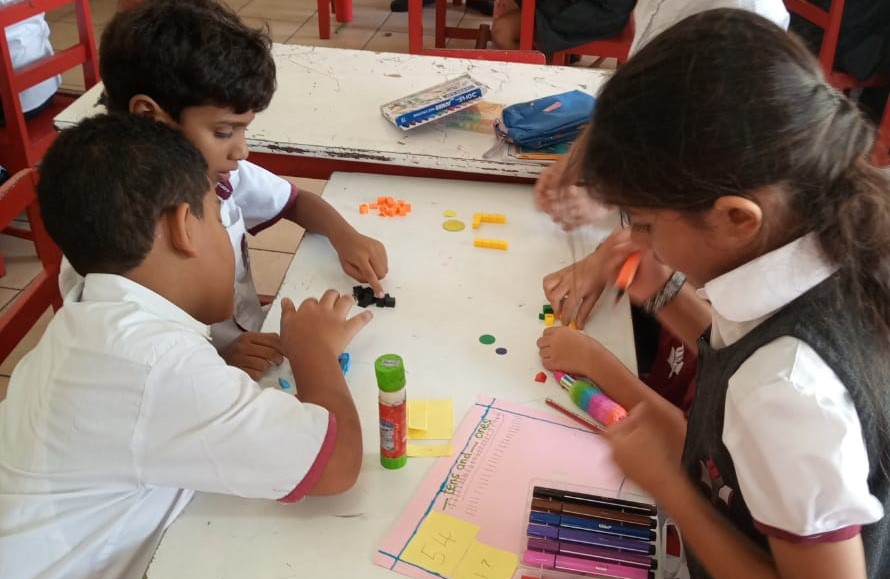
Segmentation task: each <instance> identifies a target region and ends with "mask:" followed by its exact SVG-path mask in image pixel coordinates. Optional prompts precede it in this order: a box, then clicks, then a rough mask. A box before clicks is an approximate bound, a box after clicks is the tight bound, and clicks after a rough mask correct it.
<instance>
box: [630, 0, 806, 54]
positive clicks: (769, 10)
mask: <svg viewBox="0 0 890 579" xmlns="http://www.w3.org/2000/svg"><path fill="white" fill-rule="evenodd" d="M714 8H740V9H742V10H748V11H750V12H756V13H757V14H760V15H761V16H763V17H764V18H768V19H769V20H772V21H773V22H775V23H776V24H777V25H779V26H781V27H782V29H783V30H788V23H789V22H790V20H791V17H790V16H789V15H788V10H787V9H785V4H784V2H783V1H782V0H638V1H637V5H636V7H635V8H634V27H635V32H634V40H633V43H632V44H631V46H630V54H635V53H636V52H637V51H638V50H639V49H641V48H642V47H643V46H645V45H646V44H648V43H649V42H650V41H651V40H652V39H653V38H655V37H656V36H658V35H659V34H660V33H662V32H664V31H665V30H667V29H668V28H670V27H671V26H673V25H674V24H676V23H677V22H679V21H680V20H683V19H684V18H687V17H689V16H692V15H693V14H698V13H699V12H704V11H705V10H712V9H714Z"/></svg>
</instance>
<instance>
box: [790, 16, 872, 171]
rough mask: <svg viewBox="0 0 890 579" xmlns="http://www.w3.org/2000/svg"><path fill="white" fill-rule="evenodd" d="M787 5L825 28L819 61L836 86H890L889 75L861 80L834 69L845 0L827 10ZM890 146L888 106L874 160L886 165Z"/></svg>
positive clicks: (826, 76) (840, 88) (853, 87)
mask: <svg viewBox="0 0 890 579" xmlns="http://www.w3.org/2000/svg"><path fill="white" fill-rule="evenodd" d="M784 2H785V8H787V9H788V11H789V12H791V13H792V14H796V15H798V16H800V17H801V18H803V19H804V20H807V21H808V22H811V23H812V24H815V25H816V26H818V27H819V28H821V29H822V30H823V33H822V44H821V46H820V47H819V55H818V56H819V62H820V63H821V64H822V70H823V71H825V78H826V79H827V80H828V82H829V83H830V84H831V86H833V87H834V88H836V89H838V90H840V91H844V92H847V91H850V90H852V89H857V88H870V87H879V86H887V85H890V75H887V74H875V75H872V76H870V77H869V78H866V79H864V80H860V79H858V78H856V77H855V76H853V75H852V74H848V73H846V72H841V71H839V70H836V69H835V68H834V60H835V52H836V51H837V43H838V37H839V36H840V32H841V21H842V19H843V16H844V5H845V0H831V7H830V8H829V9H828V10H825V9H823V8H820V7H819V6H817V5H816V4H813V3H812V2H810V1H809V0H784ZM888 148H890V117H888V112H887V109H886V108H885V110H884V117H883V119H882V120H881V123H880V125H879V126H878V134H877V137H876V142H875V153H874V159H875V162H876V163H881V164H886V163H887V160H888V152H887V150H888Z"/></svg>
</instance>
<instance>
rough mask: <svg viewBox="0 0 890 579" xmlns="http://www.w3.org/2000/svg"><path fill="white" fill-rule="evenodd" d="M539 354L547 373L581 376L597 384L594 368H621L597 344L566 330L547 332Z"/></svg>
mask: <svg viewBox="0 0 890 579" xmlns="http://www.w3.org/2000/svg"><path fill="white" fill-rule="evenodd" d="M538 353H539V354H540V356H541V364H542V365H543V366H544V367H545V368H547V369H548V370H562V371H563V372H568V373H570V374H581V375H584V376H587V377H589V378H591V379H592V380H594V381H595V380H597V376H596V375H591V369H592V368H598V367H603V366H605V365H607V364H613V363H615V364H621V362H620V361H619V360H618V358H616V357H615V355H614V354H612V352H610V351H609V350H608V349H606V347H605V346H603V345H602V344H601V343H600V342H599V341H598V340H596V339H594V338H591V337H590V336H588V335H587V334H585V333H583V332H579V331H578V330H573V329H571V328H567V327H564V326H563V327H552V328H547V329H545V330H544V334H543V335H542V336H541V337H540V338H538ZM594 374H595V373H594Z"/></svg>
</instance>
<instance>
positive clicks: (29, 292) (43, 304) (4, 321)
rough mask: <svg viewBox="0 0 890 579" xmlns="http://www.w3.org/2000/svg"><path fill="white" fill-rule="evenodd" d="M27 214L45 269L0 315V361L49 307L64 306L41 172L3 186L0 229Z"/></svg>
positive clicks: (27, 171)
mask: <svg viewBox="0 0 890 579" xmlns="http://www.w3.org/2000/svg"><path fill="white" fill-rule="evenodd" d="M22 212H27V214H28V221H29V222H30V224H31V234H32V236H33V239H34V247H35V249H36V250H37V257H38V258H40V263H41V264H42V265H43V269H42V270H41V271H40V273H39V274H38V275H37V277H36V278H34V280H33V281H31V283H30V284H28V286H27V287H26V288H25V289H24V290H22V292H21V293H20V294H19V295H18V296H16V298H15V299H14V300H13V301H12V303H10V304H9V305H8V306H7V307H6V309H5V310H4V311H3V313H2V314H0V362H2V361H3V360H5V359H6V357H7V356H9V353H10V352H12V350H13V348H15V347H16V345H17V344H18V343H19V342H20V341H21V339H22V338H23V337H25V334H27V333H28V331H29V330H30V329H31V327H32V326H33V325H34V323H35V322H37V320H38V319H40V316H42V315H43V312H45V311H46V308H47V307H49V306H52V308H53V310H54V311H55V310H58V309H59V308H61V307H62V296H61V295H60V294H59V266H60V264H61V262H62V252H61V251H59V248H58V247H56V244H55V243H53V240H52V239H51V238H50V236H49V234H48V233H47V232H46V229H45V228H44V226H43V220H42V219H41V218H40V210H39V208H38V206H37V171H36V170H35V169H25V170H23V171H19V172H18V173H16V174H15V175H13V176H12V177H11V178H10V179H9V181H7V182H6V183H4V184H3V186H2V187H0V227H6V226H8V225H9V224H10V223H11V222H12V221H13V219H15V218H16V217H18V216H19V215H20V214H21V213H22Z"/></svg>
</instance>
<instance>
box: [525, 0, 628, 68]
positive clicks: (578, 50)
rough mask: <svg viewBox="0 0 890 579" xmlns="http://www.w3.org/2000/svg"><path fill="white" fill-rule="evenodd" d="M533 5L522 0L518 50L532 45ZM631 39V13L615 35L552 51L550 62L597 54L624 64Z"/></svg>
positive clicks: (533, 38)
mask: <svg viewBox="0 0 890 579" xmlns="http://www.w3.org/2000/svg"><path fill="white" fill-rule="evenodd" d="M544 1H546V0H544ZM535 6H536V0H522V21H521V24H520V28H519V49H520V50H532V48H533V47H534V44H535ZM633 40H634V20H633V15H631V17H630V18H629V19H628V21H627V24H626V25H625V26H624V28H623V29H622V30H621V32H619V33H618V34H617V35H615V36H613V37H611V38H603V39H602V40H594V41H592V42H588V43H586V44H582V45H579V46H574V47H572V48H568V49H566V50H560V51H558V52H554V53H553V56H552V59H551V64H557V65H565V64H567V62H568V57H569V55H578V56H598V57H600V59H603V58H614V59H616V60H617V61H618V64H624V62H625V61H626V60H627V57H628V54H629V53H630V46H631V44H633Z"/></svg>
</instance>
